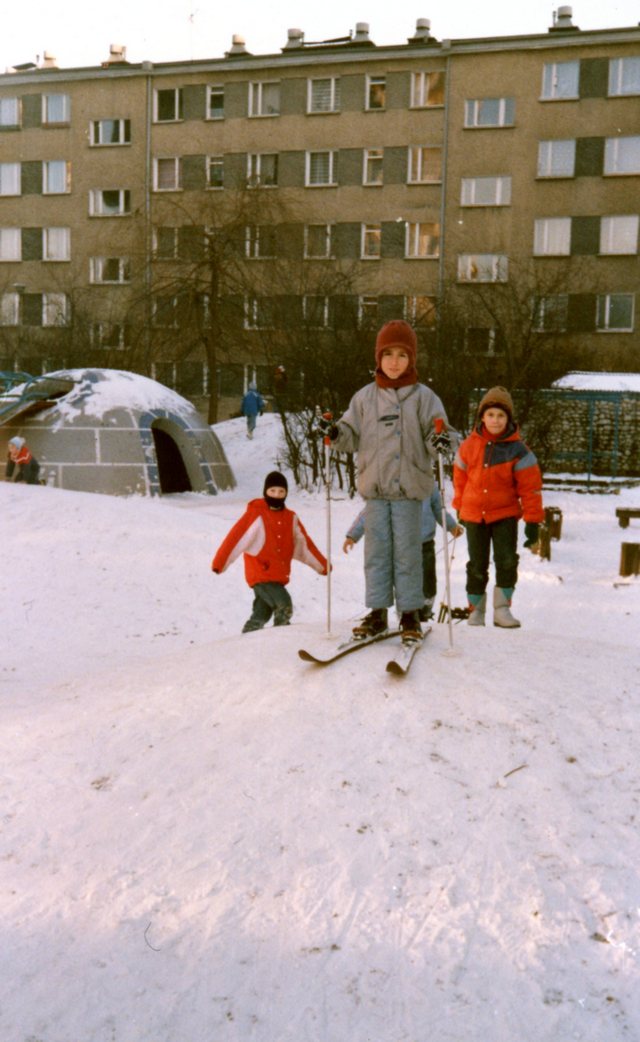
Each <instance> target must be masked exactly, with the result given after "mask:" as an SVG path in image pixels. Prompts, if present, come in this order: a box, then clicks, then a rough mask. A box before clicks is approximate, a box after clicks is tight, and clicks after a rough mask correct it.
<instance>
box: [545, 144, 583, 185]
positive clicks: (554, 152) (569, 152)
mask: <svg viewBox="0 0 640 1042" xmlns="http://www.w3.org/2000/svg"><path fill="white" fill-rule="evenodd" d="M565 153H566V155H565ZM575 169H576V139H575V138H556V139H551V140H547V141H539V142H538V166H537V177H549V178H551V177H575Z"/></svg>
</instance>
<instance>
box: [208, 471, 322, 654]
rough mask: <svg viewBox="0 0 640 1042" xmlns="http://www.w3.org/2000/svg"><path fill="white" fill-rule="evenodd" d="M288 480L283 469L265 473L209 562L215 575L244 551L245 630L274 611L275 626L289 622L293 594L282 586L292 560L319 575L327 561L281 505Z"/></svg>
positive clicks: (259, 624) (254, 627) (261, 623)
mask: <svg viewBox="0 0 640 1042" xmlns="http://www.w3.org/2000/svg"><path fill="white" fill-rule="evenodd" d="M287 492H288V485H287V479H286V478H285V476H284V474H280V472H279V471H277V470H274V471H272V472H271V473H270V474H267V477H266V478H265V482H264V493H263V498H262V499H252V500H251V502H250V503H248V504H247V509H246V510H245V512H244V514H243V515H242V517H241V518H240V520H239V521H237V522H236V524H235V525H234V526H233V528H232V529H231V531H230V532H229V534H228V535H227V536H226V538H225V539H224V540H223V541H222V543H221V545H220V547H219V549H218V551H217V552H216V555H215V557H214V559H213V562H212V564H211V568H212V570H213V571H214V572H215V573H216V575H219V574H220V573H221V572H224V571H225V570H226V569H227V568H228V567H229V565H230V564H232V563H233V561H235V560H236V558H237V557H239V556H240V554H244V574H245V578H246V580H247V582H248V584H249V586H250V587H251V588H252V590H253V609H252V612H251V616H250V617H249V618H248V619H247V621H246V622H245V624H244V626H243V627H242V632H243V633H249V632H251V630H261V629H262V627H263V626H264V625H265V623H267V622H268V621H269V619H270V618H271V616H272V615H273V625H274V626H288V625H289V620H290V619H291V616H292V614H293V604H292V602H291V596H290V594H289V591H288V590H287V589H286V585H287V583H288V582H289V576H290V573H291V561H292V559H293V558H295V559H296V561H302V563H303V564H308V565H309V566H310V567H311V568H313V569H314V571H316V572H318V573H319V574H320V575H326V574H327V562H326V559H325V558H324V557H323V556H322V554H321V553H320V551H319V550H318V548H317V546H316V545H315V544H314V543H313V541H312V540H311V539H310V537H309V536H308V535H307V533H306V531H305V528H304V526H303V524H302V522H301V521H300V520H299V518H298V516H297V514H294V512H293V511H292V510H289V509H288V508H287V507H285V505H284V501H285V499H286V498H287Z"/></svg>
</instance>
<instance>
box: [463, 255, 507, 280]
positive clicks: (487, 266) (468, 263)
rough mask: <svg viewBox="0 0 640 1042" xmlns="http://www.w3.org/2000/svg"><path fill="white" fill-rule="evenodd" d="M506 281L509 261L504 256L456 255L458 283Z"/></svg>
mask: <svg viewBox="0 0 640 1042" xmlns="http://www.w3.org/2000/svg"><path fill="white" fill-rule="evenodd" d="M474 269H475V270H474ZM485 276H486V277H485ZM508 281H509V259H508V257H506V256H505V255H504V254H501V253H461V254H459V255H458V282H470V283H479V282H508Z"/></svg>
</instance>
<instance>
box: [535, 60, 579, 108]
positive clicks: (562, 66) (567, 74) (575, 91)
mask: <svg viewBox="0 0 640 1042" xmlns="http://www.w3.org/2000/svg"><path fill="white" fill-rule="evenodd" d="M579 97H580V61H579V59H577V58H576V59H574V60H570V61H562V62H545V64H544V66H543V68H542V91H541V95H540V100H541V101H576V100H577V99H578V98H579Z"/></svg>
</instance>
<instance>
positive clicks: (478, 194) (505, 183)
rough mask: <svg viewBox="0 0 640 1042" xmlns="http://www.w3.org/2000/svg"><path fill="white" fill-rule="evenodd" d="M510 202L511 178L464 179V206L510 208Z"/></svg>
mask: <svg viewBox="0 0 640 1042" xmlns="http://www.w3.org/2000/svg"><path fill="white" fill-rule="evenodd" d="M510 202H511V178H510V177H506V176H505V177H463V178H462V192H461V198H460V203H461V205H462V206H508V205H509V204H510Z"/></svg>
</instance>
